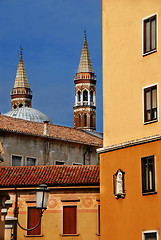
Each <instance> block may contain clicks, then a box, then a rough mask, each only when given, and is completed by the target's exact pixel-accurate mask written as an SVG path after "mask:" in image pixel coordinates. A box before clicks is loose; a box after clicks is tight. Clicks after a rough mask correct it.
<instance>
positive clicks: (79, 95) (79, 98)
mask: <svg viewBox="0 0 161 240" xmlns="http://www.w3.org/2000/svg"><path fill="white" fill-rule="evenodd" d="M80 101H81V92H80V91H78V102H80Z"/></svg>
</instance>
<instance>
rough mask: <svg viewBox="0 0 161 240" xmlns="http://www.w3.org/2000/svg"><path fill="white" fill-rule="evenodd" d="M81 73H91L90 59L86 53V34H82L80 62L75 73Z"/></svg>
mask: <svg viewBox="0 0 161 240" xmlns="http://www.w3.org/2000/svg"><path fill="white" fill-rule="evenodd" d="M81 72H86V73H93V68H92V63H91V59H90V55H89V51H88V45H87V39H86V32H85V34H84V43H83V48H82V53H81V57H80V62H79V66H78V70H77V73H81Z"/></svg>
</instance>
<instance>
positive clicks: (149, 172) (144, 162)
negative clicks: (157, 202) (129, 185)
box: [141, 156, 155, 193]
mask: <svg viewBox="0 0 161 240" xmlns="http://www.w3.org/2000/svg"><path fill="white" fill-rule="evenodd" d="M141 168H142V193H148V192H155V161H154V156H149V157H144V158H142V159H141Z"/></svg>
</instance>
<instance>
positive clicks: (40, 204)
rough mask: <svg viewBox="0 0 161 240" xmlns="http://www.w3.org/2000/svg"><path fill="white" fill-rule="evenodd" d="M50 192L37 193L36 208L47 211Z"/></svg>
mask: <svg viewBox="0 0 161 240" xmlns="http://www.w3.org/2000/svg"><path fill="white" fill-rule="evenodd" d="M48 197H49V192H43V191H37V192H36V208H40V209H47V204H48Z"/></svg>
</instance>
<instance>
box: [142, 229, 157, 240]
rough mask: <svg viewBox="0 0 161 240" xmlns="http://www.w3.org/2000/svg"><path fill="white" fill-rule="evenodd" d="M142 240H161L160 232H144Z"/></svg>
mask: <svg viewBox="0 0 161 240" xmlns="http://www.w3.org/2000/svg"><path fill="white" fill-rule="evenodd" d="M142 240H159V234H158V231H156V230H152V231H144V232H143V234H142Z"/></svg>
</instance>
